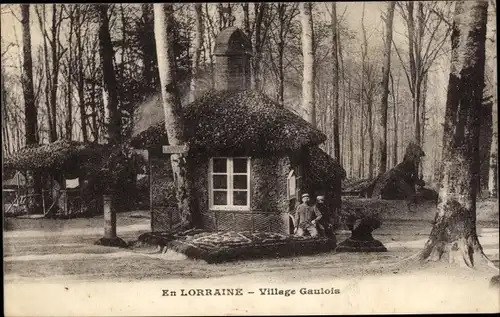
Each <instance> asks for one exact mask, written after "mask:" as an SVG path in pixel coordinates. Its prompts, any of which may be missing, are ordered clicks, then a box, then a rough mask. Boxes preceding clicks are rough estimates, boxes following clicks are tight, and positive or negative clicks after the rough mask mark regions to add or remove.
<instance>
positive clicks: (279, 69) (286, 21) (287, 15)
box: [268, 3, 298, 104]
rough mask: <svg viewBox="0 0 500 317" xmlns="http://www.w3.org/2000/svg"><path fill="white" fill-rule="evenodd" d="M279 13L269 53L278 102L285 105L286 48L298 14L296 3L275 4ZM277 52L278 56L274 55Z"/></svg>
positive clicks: (273, 24)
mask: <svg viewBox="0 0 500 317" xmlns="http://www.w3.org/2000/svg"><path fill="white" fill-rule="evenodd" d="M270 6H271V8H272V9H274V10H275V11H276V12H277V19H272V20H271V26H272V28H271V41H268V46H269V49H268V52H269V55H271V56H270V58H269V61H270V62H271V66H272V70H273V72H274V74H275V76H276V79H277V81H278V87H277V98H276V99H277V100H278V102H280V103H281V104H283V103H284V94H285V63H284V62H285V48H286V46H287V37H288V34H289V32H290V26H291V25H292V21H293V19H294V17H295V16H296V15H297V14H298V10H297V4H295V3H275V4H271V5H270ZM274 49H275V50H276V54H273V53H274Z"/></svg>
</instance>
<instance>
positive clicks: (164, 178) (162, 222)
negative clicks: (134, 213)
mask: <svg viewBox="0 0 500 317" xmlns="http://www.w3.org/2000/svg"><path fill="white" fill-rule="evenodd" d="M149 164H150V172H151V174H150V175H151V180H150V200H151V207H150V208H151V230H152V231H153V232H160V231H169V230H170V229H171V228H172V227H173V226H174V225H175V224H176V223H178V222H179V221H180V217H179V213H178V212H177V210H176V208H175V200H174V199H175V196H173V195H175V191H174V188H173V176H172V168H171V165H170V157H169V156H168V155H165V154H162V153H161V152H160V153H158V152H157V151H150V154H149Z"/></svg>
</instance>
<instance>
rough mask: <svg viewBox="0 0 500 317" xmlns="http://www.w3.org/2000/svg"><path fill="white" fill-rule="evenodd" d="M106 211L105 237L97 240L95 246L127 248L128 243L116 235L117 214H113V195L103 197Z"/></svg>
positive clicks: (108, 194)
mask: <svg viewBox="0 0 500 317" xmlns="http://www.w3.org/2000/svg"><path fill="white" fill-rule="evenodd" d="M102 198H103V210H104V236H103V237H102V238H101V239H99V240H97V241H96V242H95V244H97V245H104V246H108V247H120V248H125V247H127V243H126V242H125V241H123V240H122V239H120V238H119V237H118V236H117V235H116V212H112V211H113V209H112V208H114V207H113V195H112V194H111V193H106V194H103V195H102Z"/></svg>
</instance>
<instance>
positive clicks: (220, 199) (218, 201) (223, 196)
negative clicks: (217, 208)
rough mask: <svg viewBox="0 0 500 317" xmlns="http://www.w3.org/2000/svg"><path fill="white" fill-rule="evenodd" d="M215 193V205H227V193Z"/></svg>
mask: <svg viewBox="0 0 500 317" xmlns="http://www.w3.org/2000/svg"><path fill="white" fill-rule="evenodd" d="M213 193H214V205H227V192H225V191H216V192H213Z"/></svg>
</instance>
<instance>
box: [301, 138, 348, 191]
mask: <svg viewBox="0 0 500 317" xmlns="http://www.w3.org/2000/svg"><path fill="white" fill-rule="evenodd" d="M308 172H309V174H310V176H311V177H312V178H313V180H314V182H315V183H316V184H317V185H321V186H323V187H328V186H336V183H335V180H341V179H344V178H345V177H346V172H345V170H344V168H343V167H342V166H341V165H340V163H339V162H337V160H336V159H334V158H333V157H331V156H330V155H329V154H328V153H326V152H325V151H323V150H322V149H321V148H319V147H318V146H314V147H311V148H310V150H309V165H308Z"/></svg>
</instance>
